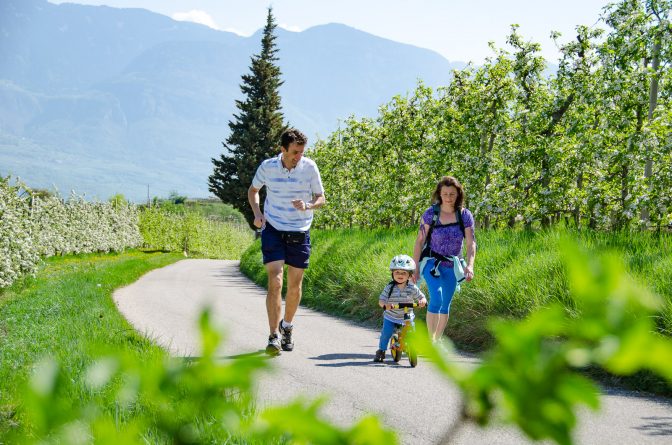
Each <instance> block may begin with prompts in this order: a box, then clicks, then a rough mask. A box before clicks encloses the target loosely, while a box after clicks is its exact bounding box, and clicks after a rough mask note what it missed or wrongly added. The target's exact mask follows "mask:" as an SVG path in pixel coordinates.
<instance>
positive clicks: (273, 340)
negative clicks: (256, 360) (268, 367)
mask: <svg viewBox="0 0 672 445" xmlns="http://www.w3.org/2000/svg"><path fill="white" fill-rule="evenodd" d="M266 354H268V355H280V339H279V338H278V334H273V335H271V336H269V337H268V345H267V346H266Z"/></svg>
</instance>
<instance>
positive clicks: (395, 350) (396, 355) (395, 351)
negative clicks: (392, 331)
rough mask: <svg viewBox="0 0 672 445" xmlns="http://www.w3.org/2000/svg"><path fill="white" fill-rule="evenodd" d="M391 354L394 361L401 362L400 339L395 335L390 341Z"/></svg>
mask: <svg viewBox="0 0 672 445" xmlns="http://www.w3.org/2000/svg"><path fill="white" fill-rule="evenodd" d="M390 352H391V353H392V360H394V361H395V362H396V363H399V360H401V348H400V347H399V339H398V338H397V336H396V335H393V336H392V339H391V340H390Z"/></svg>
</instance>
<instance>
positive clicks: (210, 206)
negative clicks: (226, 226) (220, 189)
mask: <svg viewBox="0 0 672 445" xmlns="http://www.w3.org/2000/svg"><path fill="white" fill-rule="evenodd" d="M184 205H185V207H186V208H188V209H189V210H192V211H194V212H196V213H199V214H201V215H203V216H205V217H206V218H208V219H212V220H216V221H220V222H228V223H233V224H237V225H241V226H247V222H246V221H245V217H244V216H243V214H242V213H240V212H239V211H238V210H236V209H235V208H234V207H233V206H231V205H230V204H225V203H223V202H222V201H221V200H219V199H215V198H213V199H197V200H194V199H189V200H187V201H186V202H185V203H184Z"/></svg>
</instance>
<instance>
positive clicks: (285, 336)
mask: <svg viewBox="0 0 672 445" xmlns="http://www.w3.org/2000/svg"><path fill="white" fill-rule="evenodd" d="M292 328H293V326H292V327H289V328H283V327H282V320H280V327H279V328H278V330H279V331H280V336H281V337H282V338H281V339H280V344H281V345H282V350H283V351H291V350H292V349H294V342H293V341H292Z"/></svg>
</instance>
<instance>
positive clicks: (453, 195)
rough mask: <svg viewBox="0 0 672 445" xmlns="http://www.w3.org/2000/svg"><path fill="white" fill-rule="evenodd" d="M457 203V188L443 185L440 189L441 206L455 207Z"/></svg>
mask: <svg viewBox="0 0 672 445" xmlns="http://www.w3.org/2000/svg"><path fill="white" fill-rule="evenodd" d="M455 201H457V188H455V186H453V185H448V186H446V185H444V186H443V187H441V204H450V205H452V206H454V205H455Z"/></svg>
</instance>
